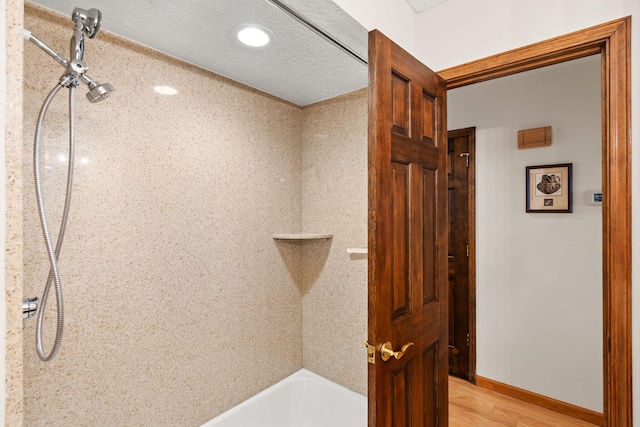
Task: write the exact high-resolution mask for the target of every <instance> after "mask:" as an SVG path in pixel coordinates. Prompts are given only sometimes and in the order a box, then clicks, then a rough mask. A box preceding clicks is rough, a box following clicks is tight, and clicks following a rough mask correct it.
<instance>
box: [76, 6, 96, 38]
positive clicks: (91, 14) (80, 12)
mask: <svg viewBox="0 0 640 427" xmlns="http://www.w3.org/2000/svg"><path fill="white" fill-rule="evenodd" d="M71 19H72V20H73V22H75V23H76V24H77V23H78V22H79V23H81V24H82V32H83V33H84V35H86V36H87V37H89V38H90V39H93V38H95V37H96V36H97V35H98V31H100V25H102V12H100V11H99V10H98V9H89V10H85V9H80V8H79V7H76V8H75V9H73V13H72V14H71Z"/></svg>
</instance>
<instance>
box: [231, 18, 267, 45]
mask: <svg viewBox="0 0 640 427" xmlns="http://www.w3.org/2000/svg"><path fill="white" fill-rule="evenodd" d="M231 31H232V34H234V35H235V37H237V39H238V40H239V41H240V42H241V43H242V44H244V45H246V46H250V47H264V46H266V45H267V44H269V42H270V41H271V39H272V38H273V33H272V32H271V31H270V30H269V29H268V28H264V27H261V26H260V25H251V24H245V25H238V26H236V27H234V28H233V29H232V30H231Z"/></svg>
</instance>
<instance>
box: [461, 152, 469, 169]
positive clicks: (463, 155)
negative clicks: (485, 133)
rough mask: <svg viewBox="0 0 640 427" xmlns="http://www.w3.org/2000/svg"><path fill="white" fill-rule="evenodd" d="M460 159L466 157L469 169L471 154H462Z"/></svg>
mask: <svg viewBox="0 0 640 427" xmlns="http://www.w3.org/2000/svg"><path fill="white" fill-rule="evenodd" d="M460 157H465V158H466V160H467V167H469V153H460Z"/></svg>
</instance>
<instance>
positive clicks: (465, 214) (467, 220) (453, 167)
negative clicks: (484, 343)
mask: <svg viewBox="0 0 640 427" xmlns="http://www.w3.org/2000/svg"><path fill="white" fill-rule="evenodd" d="M448 136H449V138H448V140H449V142H448V154H447V183H448V192H449V209H448V215H449V245H448V247H449V268H448V270H449V373H450V374H451V375H455V376H458V377H461V378H464V379H466V380H468V381H471V382H474V383H475V376H476V373H475V371H476V369H475V342H476V340H475V280H474V279H475V271H474V270H475V238H474V234H475V227H474V226H473V225H474V222H475V215H474V213H475V198H474V182H475V179H474V170H475V168H474V165H475V128H468V129H460V130H455V131H449V133H448Z"/></svg>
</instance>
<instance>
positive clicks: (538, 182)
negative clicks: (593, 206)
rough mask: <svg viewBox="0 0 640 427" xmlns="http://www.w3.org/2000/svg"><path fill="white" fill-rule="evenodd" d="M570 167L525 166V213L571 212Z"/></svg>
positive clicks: (566, 165) (568, 164) (569, 164)
mask: <svg viewBox="0 0 640 427" xmlns="http://www.w3.org/2000/svg"><path fill="white" fill-rule="evenodd" d="M572 166H573V163H565V164H561V165H544V166H527V212H534V213H535V212H553V213H571V212H573V199H572V182H571V169H572Z"/></svg>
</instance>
